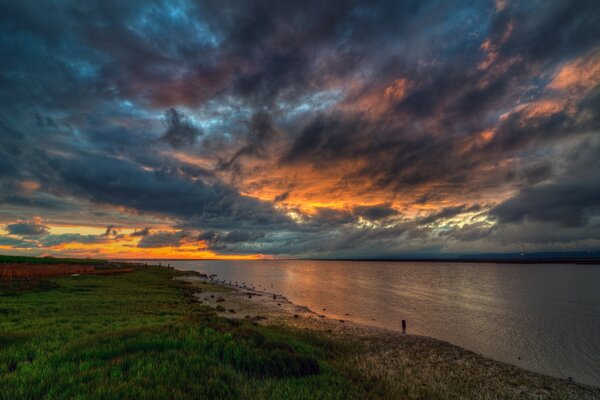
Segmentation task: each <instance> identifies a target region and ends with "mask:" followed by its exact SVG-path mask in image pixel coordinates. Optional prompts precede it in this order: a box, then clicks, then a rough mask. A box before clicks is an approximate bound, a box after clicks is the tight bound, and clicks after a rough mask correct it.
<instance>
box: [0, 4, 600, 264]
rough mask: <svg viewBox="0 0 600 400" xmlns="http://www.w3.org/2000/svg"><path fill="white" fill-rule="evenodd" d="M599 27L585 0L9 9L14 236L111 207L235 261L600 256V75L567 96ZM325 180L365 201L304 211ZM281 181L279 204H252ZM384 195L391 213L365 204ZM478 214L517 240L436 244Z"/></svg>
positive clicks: (5, 120) (501, 235) (1, 88)
mask: <svg viewBox="0 0 600 400" xmlns="http://www.w3.org/2000/svg"><path fill="white" fill-rule="evenodd" d="M503 4H504V3H503ZM598 18H599V11H598V7H597V5H596V4H594V2H591V1H565V0H562V1H561V0H552V1H546V2H541V1H531V2H516V1H515V2H513V1H507V2H505V4H504V6H503V7H500V6H498V5H497V4H495V3H494V2H492V1H481V2H471V1H462V0H456V1H435V0H427V1H417V0H414V1H412V0H407V1H389V0H380V1H360V0H356V1H352V0H348V1H344V0H342V1H316V0H315V1H312V0H310V1H306V2H294V1H275V2H273V1H268V0H251V1H228V0H225V1H224V0H218V1H217V0H215V1H212V0H206V1H197V2H196V1H185V0H183V1H172V0H164V1H155V2H145V1H137V0H134V1H127V2H122V1H121V2H119V1H86V2H72V1H45V2H39V1H12V2H11V1H4V2H1V3H0V50H1V53H2V57H1V58H0V104H1V105H2V107H1V108H2V112H1V113H0V204H1V205H2V210H1V211H2V213H0V216H2V218H4V221H9V220H10V221H11V225H15V226H17V227H15V228H14V229H15V231H14V232H18V231H19V229H21V232H23V229H25V230H26V228H25V227H21V228H19V227H18V225H19V224H27V223H28V222H25V223H22V222H19V223H14V221H17V220H26V219H29V218H30V217H29V216H30V215H32V213H34V212H36V214H35V215H42V217H46V216H62V218H60V219H61V220H65V216H69V215H74V214H75V213H77V215H82V214H84V213H85V211H84V210H86V205H88V204H92V205H102V206H108V207H112V208H114V209H118V210H119V211H118V212H119V213H124V214H128V215H136V216H144V215H147V214H149V215H152V216H159V217H161V218H162V217H164V218H168V219H169V220H170V221H171V222H172V223H173V224H174V227H176V228H177V229H181V231H179V232H177V233H172V232H166V231H158V232H154V231H152V232H151V231H150V230H149V229H148V228H145V229H141V230H137V231H135V232H134V233H133V234H132V235H131V236H133V237H140V238H141V240H140V244H139V246H140V247H157V246H162V245H169V246H178V245H179V244H180V243H182V241H183V240H187V239H188V236H187V235H188V234H187V233H186V232H198V231H203V232H204V233H203V234H202V235H205V237H203V238H202V239H201V240H205V241H206V242H207V244H208V245H209V247H211V248H214V249H220V250H223V251H224V252H230V253H234V252H235V251H239V252H244V253H250V252H252V251H256V252H261V253H265V254H308V253H310V254H313V255H315V254H320V253H319V252H321V253H322V254H330V255H335V254H366V252H368V251H372V252H374V253H376V252H377V251H381V252H385V253H386V254H394V253H398V252H402V251H419V249H423V248H425V247H427V246H426V245H424V244H421V247H419V245H418V242H419V241H421V242H428V241H429V242H431V243H433V244H432V245H431V246H429V247H427V249H428V251H437V250H439V249H441V248H443V246H444V243H442V242H443V241H448V242H452V241H457V242H460V241H464V242H468V243H474V242H477V240H479V239H481V240H483V239H485V240H493V241H497V242H503V243H504V242H507V241H510V240H509V239H510V237H511V233H509V232H512V231H511V229H513V226H523V227H524V228H523V229H524V231H525V230H526V231H527V232H528V234H529V235H530V236H531V237H532V238H533V237H539V238H542V237H546V236H544V235H542V234H541V233H542V232H538V233H535V231H536V229H539V230H543V229H546V227H547V225H546V224H559V225H562V226H567V227H569V229H565V230H564V231H563V232H564V235H565V237H564V238H563V241H564V242H565V243H566V242H569V241H570V240H571V238H577V240H583V239H585V232H588V233H589V232H590V229H592V228H591V227H592V226H593V224H594V221H595V218H597V217H598V213H599V211H598V203H599V198H598V196H599V193H598V191H597V189H596V188H597V187H600V182H599V180H598V172H597V171H598V170H599V169H600V165H598V163H597V162H595V161H594V160H595V159H597V154H598V151H599V150H598V146H597V144H596V142H595V141H594V140H592V139H590V137H592V138H593V137H594V136H597V133H598V132H599V131H600V113H599V111H598V110H600V107H599V106H600V89H599V88H598V80H596V78H595V76H594V75H593V71H592V72H591V73H588V75H590V76H587V75H586V74H584V73H582V72H581V71H583V72H585V71H588V72H589V71H590V70H591V69H592V68H590V67H587V68H583V69H581V71H579V70H578V71H575V72H576V73H574V74H573V76H576V77H579V78H580V79H583V78H584V77H586V79H587V80H586V81H585V82H583V83H582V84H581V85H580V86H581V88H579V89H578V90H573V89H570V88H563V89H560V88H559V89H557V88H552V87H551V86H552V85H551V84H550V82H551V81H552V79H553V78H554V77H555V76H556V74H557V73H558V72H559V71H560V70H561V68H563V67H564V66H565V65H566V63H569V62H573V61H574V60H579V59H585V58H586V57H588V58H590V59H591V60H592V62H591V63H590V64H589V65H593V61H594V60H595V58H594V57H595V54H596V53H597V51H598V50H597V49H598V46H600V40H599V38H600V24H599V23H598ZM590 140H591V141H590ZM586 141H587V142H586ZM165 143H166V144H168V145H166V144H165ZM578 143H580V144H582V146H579V147H578V146H577V144H578ZM569 146H571V147H573V146H574V147H573V148H574V149H575V150H573V152H572V153H570V154H569V153H567V152H565V151H563V150H561V149H564V148H566V147H569ZM591 149H595V151H596V153H595V154H596V156H595V158H594V155H593V154H592V155H588V153H590V152H592V150H591ZM592 153H593V152H592ZM582 160H583V161H582ZM569 165H571V166H569ZM307 167H311V168H312V170H313V171H314V176H313V175H311V176H310V177H309V178H307V179H309V180H311V183H314V182H312V181H317V182H318V181H319V180H320V179H323V178H329V177H330V176H333V177H334V178H335V180H336V182H337V184H338V185H340V186H343V187H344V188H347V190H348V191H351V192H352V193H353V194H354V197H355V199H354V200H355V203H352V204H348V205H344V206H343V208H335V209H334V208H328V207H322V206H320V205H318V204H326V203H327V202H323V203H320V202H319V199H318V198H317V197H318V196H317V197H313V199H314V200H315V202H316V203H315V204H317V206H311V205H310V204H309V205H308V208H311V207H312V209H314V210H315V211H314V214H312V215H309V213H306V212H303V211H299V209H300V204H298V203H297V202H296V203H295V204H292V203H293V202H294V197H295V196H296V195H298V194H302V193H303V187H301V186H296V183H295V182H293V181H294V179H295V176H296V175H297V174H303V173H304V172H305V171H307V170H308V169H307ZM281 170H283V171H285V177H284V178H281V176H282V175H284V174H283V173H281ZM299 171H300V172H299ZM265 182H266V183H270V184H272V186H271V187H268V189H271V190H270V191H268V192H267V193H268V195H264V196H262V195H261V196H260V198H261V199H264V198H269V199H271V198H273V203H270V202H268V201H264V200H259V199H258V198H256V197H251V196H249V195H244V194H243V193H261V190H260V189H261V188H262V186H261V185H265V184H266V183H265ZM316 186H318V185H316ZM329 190H333V188H323V187H319V188H318V191H321V192H322V193H316V194H314V193H313V194H312V195H313V196H315V195H319V194H321V195H322V194H329V193H323V192H328V191H329ZM371 190H379V191H382V192H384V193H385V196H381V197H378V198H377V200H375V201H371V200H370V201H368V202H367V201H365V202H362V201H361V196H362V195H364V194H368V192H370V191H371ZM277 193H279V194H278V195H277ZM413 193H414V199H415V200H406V202H409V201H413V203H411V204H406V203H401V206H402V207H404V208H406V207H409V206H411V205H417V206H421V205H427V204H429V203H432V204H438V206H437V207H436V209H435V210H433V211H431V213H429V214H427V215H425V216H421V217H417V218H415V219H413V220H407V219H405V217H404V208H403V211H402V212H400V211H399V210H398V206H397V204H396V203H394V201H396V202H398V201H399V202H402V201H403V199H405V198H407V197H412V195H413ZM505 193H513V194H512V195H511V197H510V198H506V196H505ZM494 194H496V196H494ZM478 196H482V197H483V198H486V199H488V198H492V200H489V201H490V203H489V204H487V203H486V205H477V204H478V203H481V204H483V203H484V201H482V200H480V198H479V197H478ZM499 196H504V197H502V199H503V200H501V199H500V197H499ZM391 199H393V200H394V201H392V200H391ZM457 199H459V200H457ZM388 201H390V203H389V204H388V203H387V202H388ZM485 201H486V202H487V201H488V200H485ZM494 202H496V204H492V203H494ZM373 203H381V204H376V205H371V206H365V205H364V204H373ZM274 204H275V205H274ZM439 204H443V205H442V206H440V205H439ZM286 207H290V208H289V209H288V208H286ZM395 207H396V208H395ZM490 208H491V211H490V212H489V215H487V214H486V213H487V212H488V210H489V209H490ZM5 210H6V211H5ZM289 211H292V212H293V213H295V214H298V215H300V217H299V219H298V220H293V219H292V218H291V217H289V216H288V214H287V212H289ZM115 213H116V211H115ZM467 213H477V214H478V216H479V217H480V218H483V219H485V218H489V219H490V221H492V220H493V222H494V224H496V225H494V227H492V228H491V227H490V224H491V222H490V221H486V222H481V221H470V222H469V223H467V224H463V225H461V226H460V227H457V226H453V227H449V228H447V229H445V230H441V231H439V232H443V233H436V232H438V231H434V230H433V228H431V227H432V226H433V225H435V226H442V225H444V224H446V223H447V221H448V220H450V219H452V218H455V217H460V216H462V215H463V214H467ZM409 214H410V213H409ZM419 215H422V213H420V214H419ZM82 218H85V217H82ZM89 218H90V219H94V218H96V217H94V216H93V215H90V216H89ZM97 218H99V219H101V223H102V224H109V223H111V224H112V223H113V222H114V221H104V220H103V219H102V217H97ZM44 220H47V218H44ZM364 220H367V221H370V222H371V223H370V224H365V225H369V226H368V227H364V226H359V225H360V222H361V221H362V222H364ZM146 224H147V225H148V226H154V225H153V223H152V222H150V223H148V222H144V225H139V226H146ZM119 226H121V225H120V224H119ZM430 228H431V229H430ZM7 229H8V231H9V232H10V233H13V232H12V231H11V229H10V228H7ZM15 234H16V233H15ZM41 234H46V237H47V239H45V242H44V243H42V244H43V245H46V246H50V245H55V244H60V243H65V242H66V241H68V240H73V241H74V242H78V241H79V242H81V243H88V242H89V243H92V242H93V241H94V240H99V239H97V238H94V237H91V236H90V237H84V236H81V237H78V236H72V237H67V236H60V235H47V232H42V233H41ZM107 234H108V235H107V237H106V238H105V240H108V238H116V237H117V236H118V233H116V232H115V231H114V229H113V228H110V229H108V230H107ZM190 235H192V236H190V237H195V235H196V234H191V233H190ZM202 235H201V237H202ZM435 235H439V236H437V237H438V238H441V239H440V240H441V241H442V242H439V243H438V242H435V240H434V239H435V238H434V237H436V236H435ZM569 235H571V236H569ZM92 236H93V235H92ZM512 236H514V234H513V235H512ZM592 236H593V235H588V237H592ZM521 239H523V238H521ZM559 239H560V238H549V239H548V240H552V241H553V243H556V242H559V241H560V240H559ZM15 240H16V239H15ZM532 240H533V239H532ZM488 244H489V243H488ZM17 245H19V244H18V243H16V242H15V246H17ZM21 245H23V246H26V245H28V244H27V243H21ZM369 249H372V250H369ZM336 252H337V253H336Z"/></svg>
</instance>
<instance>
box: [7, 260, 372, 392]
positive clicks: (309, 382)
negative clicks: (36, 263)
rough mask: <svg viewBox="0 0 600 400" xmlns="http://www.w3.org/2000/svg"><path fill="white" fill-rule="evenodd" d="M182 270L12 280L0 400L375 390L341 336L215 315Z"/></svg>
mask: <svg viewBox="0 0 600 400" xmlns="http://www.w3.org/2000/svg"><path fill="white" fill-rule="evenodd" d="M177 274H178V272H176V271H173V270H170V269H166V268H148V269H146V270H139V271H135V272H132V273H128V274H122V275H116V276H115V275H113V276H92V275H87V276H78V277H70V276H69V277H60V278H53V279H44V280H35V281H19V280H12V281H4V282H2V284H1V285H0V399H7V400H8V399H11V400H12V399H40V398H50V399H87V398H98V399H162V398H169V399H170V398H177V399H218V398H241V399H262V398H277V399H284V398H285V399H294V398H321V399H348V398H366V397H372V396H369V395H368V391H369V390H370V389H371V388H370V386H369V385H372V383H371V382H369V381H368V380H363V379H362V378H360V377H357V376H356V375H355V374H352V373H350V372H349V371H348V370H347V369H346V368H344V367H342V366H340V364H339V363H337V362H336V360H337V359H339V358H340V357H341V355H342V354H344V351H345V350H344V349H343V348H341V347H340V345H337V344H334V343H333V342H330V341H328V340H327V339H325V338H324V337H322V336H320V335H318V334H316V333H307V332H302V331H292V330H286V329H284V328H277V327H263V326H254V325H252V324H251V323H250V322H245V321H242V322H236V321H230V320H227V319H224V318H220V317H217V316H216V314H215V313H214V311H213V310H211V309H210V308H209V307H206V306H202V305H200V304H198V303H196V302H194V301H193V294H192V291H193V290H194V289H193V288H192V287H191V286H190V285H188V284H186V283H184V282H180V281H177V280H173V279H172V278H173V277H174V276H176V275H177Z"/></svg>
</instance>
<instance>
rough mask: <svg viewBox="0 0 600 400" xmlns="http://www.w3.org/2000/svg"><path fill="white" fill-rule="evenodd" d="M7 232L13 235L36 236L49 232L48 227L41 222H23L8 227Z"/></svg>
mask: <svg viewBox="0 0 600 400" xmlns="http://www.w3.org/2000/svg"><path fill="white" fill-rule="evenodd" d="M6 230H7V231H8V233H10V234H11V235H21V236H36V235H43V234H45V233H47V232H48V226H46V225H45V224H44V223H43V222H40V221H23V222H17V223H15V224H8V225H6Z"/></svg>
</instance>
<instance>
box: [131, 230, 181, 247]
mask: <svg viewBox="0 0 600 400" xmlns="http://www.w3.org/2000/svg"><path fill="white" fill-rule="evenodd" d="M189 237H190V234H189V233H188V232H185V231H179V232H156V233H151V234H148V235H146V236H143V237H142V239H141V240H140V241H139V242H138V247H141V248H155V247H179V246H181V244H182V243H183V241H184V240H185V239H187V238H189Z"/></svg>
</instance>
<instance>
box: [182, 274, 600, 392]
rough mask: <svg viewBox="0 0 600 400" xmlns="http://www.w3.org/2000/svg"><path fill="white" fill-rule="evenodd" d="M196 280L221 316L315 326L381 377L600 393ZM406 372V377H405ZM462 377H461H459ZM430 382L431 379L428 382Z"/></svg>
mask: <svg viewBox="0 0 600 400" xmlns="http://www.w3.org/2000/svg"><path fill="white" fill-rule="evenodd" d="M176 279H178V280H183V281H185V282H188V283H190V284H191V285H193V286H194V288H195V290H196V293H195V295H194V297H195V298H196V300H197V301H198V302H200V303H201V304H203V305H207V306H211V307H213V308H214V309H215V311H216V312H217V314H218V315H219V316H221V317H225V318H229V319H234V320H235V319H237V320H243V319H245V320H250V321H252V323H253V324H257V325H266V326H268V325H275V326H283V327H286V328H290V329H300V330H302V329H306V330H310V331H317V332H320V333H322V334H324V335H326V336H327V337H328V338H331V339H332V340H336V341H341V342H344V343H346V344H349V345H351V346H354V347H357V348H359V349H360V351H359V354H360V356H358V357H357V358H356V359H352V360H348V362H352V365H354V366H356V367H357V368H358V369H359V370H361V372H363V373H366V374H371V375H372V376H373V377H375V378H378V379H382V378H383V379H384V380H388V381H390V384H391V385H394V381H396V382H403V384H406V380H407V379H413V378H414V376H413V375H419V374H421V373H423V372H424V371H425V373H426V374H427V373H429V374H431V375H432V376H435V377H437V378H438V380H439V382H437V383H436V382H429V383H430V384H434V385H435V384H438V385H440V384H447V383H448V382H444V379H450V380H453V379H454V378H456V379H458V378H459V377H461V379H470V380H475V381H476V380H479V379H482V380H483V381H482V382H485V383H484V385H489V386H490V387H493V388H494V390H493V391H492V392H490V393H495V392H496V393H504V395H505V396H506V397H503V396H497V397H493V398H513V397H524V398H556V397H558V398H576V399H579V398H582V399H600V388H599V387H594V386H590V385H586V384H583V383H580V382H577V381H574V380H572V379H562V378H557V377H552V376H549V375H543V374H540V373H537V372H533V371H530V370H526V369H523V368H520V367H517V366H515V365H512V364H508V363H505V362H502V361H498V360H494V359H491V358H489V357H486V356H483V355H480V354H477V353H475V352H472V351H470V350H467V349H464V348H462V347H459V346H456V345H453V344H451V343H449V342H446V341H443V340H440V339H436V338H432V337H427V336H419V335H411V334H402V333H401V332H398V331H395V330H391V329H386V328H381V327H375V326H370V325H366V324H362V323H359V322H354V321H352V320H350V319H334V318H331V317H328V316H326V315H323V314H320V313H318V312H316V311H314V310H311V309H309V308H308V307H306V306H301V305H297V304H294V303H292V302H291V301H290V300H288V299H287V298H286V297H285V296H282V295H279V294H276V293H271V292H268V291H266V290H263V291H260V290H256V289H253V288H250V287H240V286H239V285H233V284H228V283H226V282H223V281H218V280H213V279H212V277H210V276H208V275H206V274H202V273H196V274H195V275H188V276H182V277H178V278H176ZM407 376H408V377H407ZM459 380H460V379H459ZM429 383H428V384H429Z"/></svg>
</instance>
